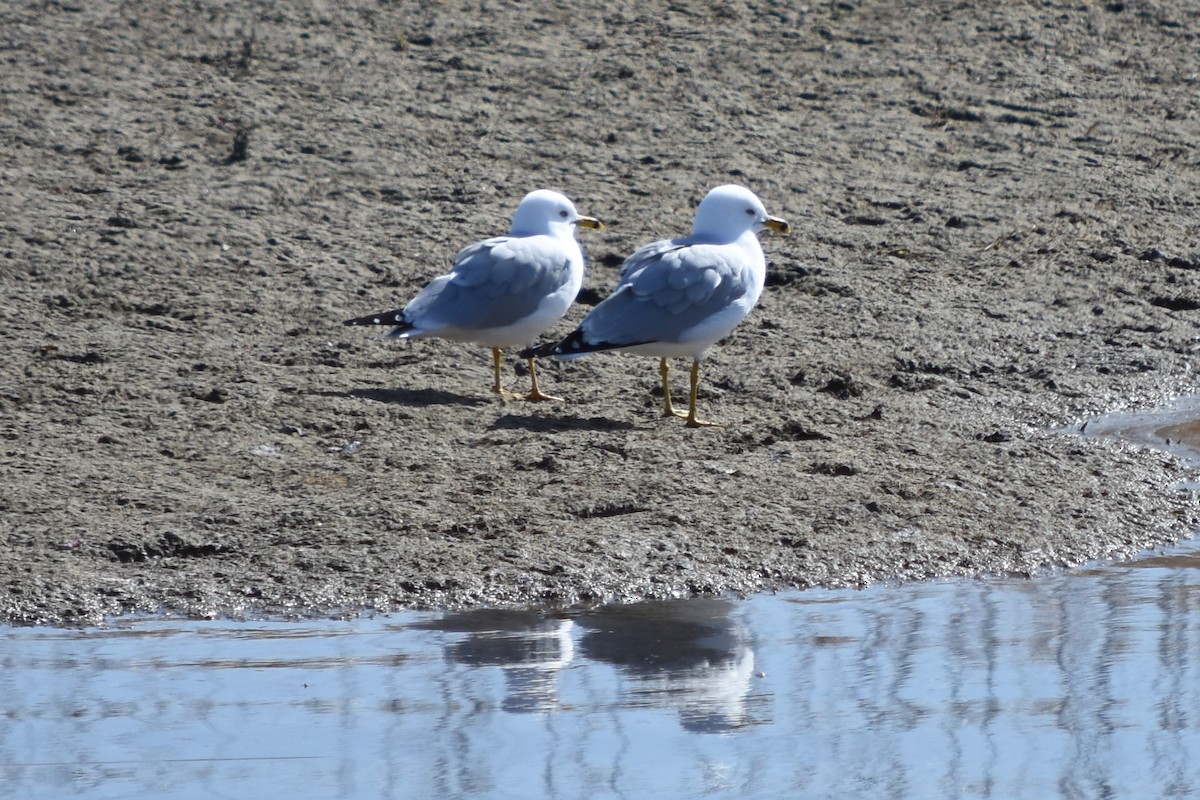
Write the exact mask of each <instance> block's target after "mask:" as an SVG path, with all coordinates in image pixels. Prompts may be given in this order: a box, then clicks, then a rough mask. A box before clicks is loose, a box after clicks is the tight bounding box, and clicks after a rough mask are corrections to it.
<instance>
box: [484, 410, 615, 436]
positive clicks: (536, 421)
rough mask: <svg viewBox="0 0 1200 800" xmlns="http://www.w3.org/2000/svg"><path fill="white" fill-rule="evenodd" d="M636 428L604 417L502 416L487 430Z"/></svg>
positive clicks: (556, 430) (607, 429)
mask: <svg viewBox="0 0 1200 800" xmlns="http://www.w3.org/2000/svg"><path fill="white" fill-rule="evenodd" d="M635 427H636V426H635V425H634V424H633V423H632V422H625V421H621V420H615V419H607V418H606V417H587V418H584V417H526V416H522V415H520V414H503V415H501V416H500V417H499V418H498V419H497V420H496V421H495V422H493V423H492V424H491V425H490V426H488V428H489V430H494V431H495V430H527V431H542V432H558V431H628V430H632V429H633V428H635Z"/></svg>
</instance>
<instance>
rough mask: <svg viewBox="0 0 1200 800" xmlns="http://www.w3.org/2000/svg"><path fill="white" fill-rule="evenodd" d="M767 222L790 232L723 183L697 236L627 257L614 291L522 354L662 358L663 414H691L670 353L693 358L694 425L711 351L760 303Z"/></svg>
mask: <svg viewBox="0 0 1200 800" xmlns="http://www.w3.org/2000/svg"><path fill="white" fill-rule="evenodd" d="M763 228H770V229H771V230H775V231H779V232H780V233H790V232H791V230H792V226H791V225H790V224H788V223H787V222H786V221H785V220H782V219H779V218H778V217H772V216H770V215H769V214H767V212H766V209H765V208H764V207H763V204H762V202H761V201H760V200H759V199H758V197H756V196H755V195H754V193H753V192H751V191H750V190H749V189H747V188H745V187H743V186H734V185H729V186H718V187H716V188H715V189H713V190H712V191H710V192H709V193H708V195H707V196H705V198H704V200H702V201H701V203H700V206H699V207H698V208H697V209H696V217H695V220H694V222H693V224H692V232H691V234H690V235H689V236H685V237H681V238H678V239H668V240H664V241H660V242H654V243H653V244H648V245H646V246H645V247H642V248H641V249H639V250H637V251H636V252H635V253H634V254H633V255H631V256H630V257H629V258H627V259H626V260H625V263H624V265H623V266H622V267H621V279H620V282H619V283H618V284H617V288H616V289H614V290H613V293H612V294H611V295H609V296H608V297H607V298H605V299H604V300H603V301H602V302H600V303H599V304H598V305H597V306H596V307H595V308H593V309H592V310H591V311H590V312H589V313H588V315H587V316H586V317H584V319H583V322H581V323H580V324H579V327H578V328H576V329H575V330H574V331H573V332H571V333H570V334H568V335H567V336H566V338H564V339H562V340H561V341H558V342H552V343H549V344H544V345H540V346H538V347H532V348H528V349H526V350H522V351H521V352H520V355H521V356H522V357H526V358H527V357H540V356H554V357H555V358H558V359H561V360H570V359H575V358H581V357H583V356H586V355H588V354H590V353H595V352H600V351H604V350H624V351H626V352H630V353H638V354H641V355H648V356H657V357H658V359H659V374H660V375H661V376H662V388H663V415H664V416H669V417H683V416H684V414H682V413H680V412H677V411H676V410H675V409H674V407H673V406H672V405H671V386H670V381H669V380H668V373H669V370H670V368H669V366H668V363H667V359H669V358H676V357H688V358H691V359H692V372H691V391H690V393H689V396H688V413H687V415H686V418H687V426H688V427H689V428H699V427H707V426H710V425H712V424H713V423H709V422H704V421H702V420H700V419H699V418H697V416H696V387H697V385H698V383H699V381H700V361H701V359H702V358H703V357H704V351H705V350H707V349H708V348H709V347H710V346H711V345H712V344H714V343H715V342H717V341H718V340H720V339H722V338H724V337H725V336H727V335H728V334H729V333H730V332H731V331H732V330H733V329H734V328H736V327H737V325H738V323H740V322H741V321H742V320H743V319H744V318H745V317H746V315H747V314H748V313H750V309H751V308H753V307H754V304H755V303H756V302H758V297H759V295H760V294H761V293H762V288H763V282H764V280H765V279H766V272H767V266H766V259H765V258H764V257H763V251H762V245H760V244H759V241H758V236H757V235H756V234H757V233H758V231H760V230H762V229H763Z"/></svg>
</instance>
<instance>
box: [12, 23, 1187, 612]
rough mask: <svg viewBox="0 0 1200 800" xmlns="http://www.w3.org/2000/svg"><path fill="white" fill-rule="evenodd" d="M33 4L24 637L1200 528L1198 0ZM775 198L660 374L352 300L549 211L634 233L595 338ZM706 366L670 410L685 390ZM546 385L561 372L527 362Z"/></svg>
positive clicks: (501, 597)
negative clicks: (1125, 414) (498, 350)
mask: <svg viewBox="0 0 1200 800" xmlns="http://www.w3.org/2000/svg"><path fill="white" fill-rule="evenodd" d="M895 5H896V4H893V3H889V2H882V0H880V1H872V0H863V1H862V2H838V3H812V4H809V5H806V6H797V7H788V8H780V7H775V6H771V5H769V4H759V3H742V2H727V3H726V2H716V3H708V2H678V3H672V4H665V3H650V4H646V3H633V2H619V1H618V2H613V3H608V4H605V5H604V6H602V7H596V8H595V9H589V8H586V7H580V6H579V5H578V4H561V3H554V4H550V5H539V6H538V7H536V8H534V7H533V6H525V5H522V4H486V6H480V5H479V4H472V3H455V2H451V3H442V4H436V5H434V6H429V5H427V4H426V5H422V4H416V3H407V2H405V3H389V4H382V5H381V4H376V3H359V2H350V3H337V4H334V3H322V2H310V3H294V4H268V3H233V2H217V3H204V4H195V5H192V4H157V5H154V6H147V5H146V4H142V3H133V2H113V3H41V2H12V3H8V4H6V5H5V6H4V8H3V9H2V10H0V22H2V23H3V24H2V25H0V53H2V56H0V57H2V58H3V64H4V69H3V70H2V71H0V104H3V108H4V113H3V114H0V143H2V145H3V146H2V147H0V286H2V287H3V293H2V296H0V337H2V338H3V342H4V348H5V356H4V358H3V360H2V361H0V435H2V438H3V449H2V450H0V486H2V487H3V488H2V491H0V542H2V543H3V546H2V547H0V576H2V577H0V580H2V581H3V587H2V588H0V618H2V619H4V620H6V621H9V622H56V623H67V624H71V623H90V622H95V621H98V620H100V619H102V618H103V616H104V615H106V614H114V613H120V612H127V611H133V610H140V611H152V612H153V611H162V610H166V611H171V612H174V613H180V614H188V615H197V616H210V615H225V614H231V615H238V614H263V613H266V614H287V613H319V614H329V613H344V612H354V611H355V610H357V609H361V608H364V607H366V608H378V609H394V608H407V607H465V606H474V605H506V604H520V605H524V604H530V603H534V604H537V603H545V604H567V605H570V604H578V603H593V602H603V601H620V600H634V599H641V598H648V597H676V596H690V595H713V594H721V593H726V592H732V593H746V592H757V591H763V590H772V589H777V588H782V587H807V586H814V585H824V586H859V585H864V584H868V583H871V582H876V581H886V580H912V579H923V578H929V577H934V576H947V575H962V574H977V573H1013V574H1028V573H1031V572H1033V571H1036V570H1038V569H1041V568H1044V567H1046V566H1056V565H1072V564H1078V563H1081V562H1084V561H1087V560H1090V559H1095V558H1104V557H1115V556H1123V555H1128V554H1131V553H1134V552H1136V551H1138V550H1139V549H1141V548H1144V547H1147V546H1152V545H1154V544H1158V543H1164V542H1172V541H1176V540H1178V539H1179V538H1181V537H1184V536H1187V535H1188V534H1189V533H1190V532H1191V531H1192V530H1193V528H1194V526H1195V525H1196V517H1197V515H1196V509H1195V508H1194V506H1193V504H1192V501H1191V499H1190V496H1189V495H1188V494H1186V493H1183V492H1179V491H1177V490H1174V489H1172V488H1171V486H1172V485H1173V484H1174V483H1175V482H1176V481H1177V480H1178V479H1179V477H1180V471H1181V469H1182V467H1181V465H1180V463H1179V461H1178V460H1177V459H1176V457H1175V456H1173V455H1171V454H1169V453H1160V452H1156V451H1153V450H1147V449H1141V448H1135V447H1127V446H1122V445H1120V444H1114V443H1112V442H1111V441H1108V440H1104V439H1098V438H1097V439H1093V438H1085V437H1079V436H1075V435H1068V434H1064V433H1062V432H1061V430H1062V428H1064V427H1069V426H1071V425H1073V424H1076V423H1078V422H1080V421H1082V420H1084V419H1086V418H1088V417H1089V416H1091V415H1095V414H1097V413H1100V412H1102V411H1105V410H1108V409H1112V408H1116V407H1127V406H1131V405H1148V404H1152V403H1154V402H1157V401H1159V400H1161V399H1162V398H1164V397H1168V396H1172V395H1182V394H1188V393H1193V392H1195V391H1196V388H1197V387H1196V380H1195V376H1194V373H1193V369H1192V363H1193V360H1194V354H1195V350H1196V342H1197V325H1196V323H1197V319H1198V318H1200V271H1198V270H1200V215H1198V213H1197V207H1196V202H1197V197H1198V196H1200V191H1198V190H1200V152H1198V150H1197V143H1198V142H1200V116H1198V113H1197V111H1196V107H1195V104H1194V103H1193V102H1192V99H1194V97H1195V93H1196V89H1197V82H1198V80H1200V78H1198V73H1197V67H1196V59H1195V53H1196V48H1197V44H1198V42H1197V33H1196V31H1200V10H1197V9H1196V8H1195V7H1194V6H1193V5H1192V4H1190V3H1186V2H1159V3H1137V4H1134V3H1099V2H1097V3H1077V2H1075V3H1060V2H1039V3H1000V4H995V7H981V6H979V4H975V3H959V4H955V3H926V4H905V6H906V7H905V8H896V7H895ZM728 182H737V183H742V184H745V185H747V186H749V187H750V188H752V189H753V190H754V191H755V192H757V193H758V195H759V196H760V197H761V198H762V199H763V201H764V203H765V205H766V207H767V209H768V210H769V211H770V212H771V213H772V214H776V215H778V216H781V217H785V218H787V219H789V220H790V221H791V223H792V224H793V226H794V228H795V231H794V233H793V234H792V235H791V236H788V237H781V236H777V235H772V234H769V233H767V234H764V236H763V242H764V249H765V250H766V252H767V256H768V260H769V265H768V269H769V275H768V281H767V284H768V285H767V288H766V290H765V291H764V294H763V297H762V299H761V301H760V303H759V306H758V308H757V309H756V310H755V311H754V312H753V313H752V314H751V315H750V317H749V318H748V319H747V320H746V321H745V322H744V323H743V324H742V325H741V326H740V327H739V328H738V330H737V331H735V333H734V334H733V335H732V336H730V337H729V338H728V339H727V340H725V341H723V342H721V343H719V344H718V345H717V346H716V347H714V348H713V349H712V350H711V351H710V353H709V356H708V358H707V359H706V361H705V363H704V368H703V372H702V376H701V389H700V404H701V406H700V407H701V411H702V413H703V415H704V416H705V417H706V418H708V419H711V420H714V421H719V422H722V423H723V427H720V428H712V429H704V430H689V429H686V428H684V427H683V425H682V424H681V423H680V421H679V420H673V419H662V418H660V417H659V416H658V411H659V408H660V405H661V389H659V376H658V370H657V362H656V361H655V360H653V359H648V358H639V357H634V356H629V355H619V354H610V355H602V356H596V357H593V358H589V359H585V360H582V361H577V362H572V363H569V364H557V363H554V362H546V363H544V365H543V367H542V368H541V369H540V370H539V378H540V380H541V382H542V388H543V390H545V391H546V392H548V393H551V394H556V395H561V396H563V397H564V398H565V399H566V401H565V402H563V403H561V404H546V403H542V404H529V403H525V402H521V401H505V400H500V399H498V398H496V397H495V396H493V395H491V394H490V393H489V391H488V387H489V384H490V370H491V365H490V356H489V354H488V352H487V351H486V350H485V349H484V348H478V347H472V346H469V345H461V344H454V343H447V342H438V341H420V342H413V343H409V344H404V343H394V342H381V341H379V340H377V339H374V338H372V336H371V335H370V334H368V333H366V332H364V331H361V330H357V329H352V328H344V327H343V326H342V324H341V323H342V321H343V320H345V319H348V318H350V317H353V316H357V315H361V314H366V313H372V312H376V311H381V310H383V309H386V308H391V307H394V306H395V305H396V304H399V303H403V302H404V301H405V300H406V299H407V298H408V297H410V296H411V295H412V294H413V293H414V292H415V291H416V290H417V289H419V288H420V287H421V286H422V285H424V284H425V283H426V282H427V281H428V280H429V279H430V278H432V277H434V276H436V275H438V274H441V273H442V272H444V271H445V269H446V268H447V266H448V264H449V261H450V259H451V257H452V256H453V254H454V253H455V252H456V250H457V249H458V248H459V247H460V246H462V245H463V244H466V243H469V242H471V241H475V240H478V239H480V238H483V237H485V236H489V235H493V234H495V233H497V232H500V231H503V230H504V229H505V228H506V227H507V223H508V217H509V215H510V214H511V211H512V208H513V207H514V206H515V203H516V201H517V199H519V198H520V197H521V196H522V195H523V194H524V193H525V192H526V191H528V190H530V189H533V188H537V187H547V188H554V189H557V190H559V191H562V192H564V193H566V194H568V195H569V196H570V197H571V198H572V199H573V200H574V201H575V203H576V205H577V206H578V208H579V210H580V212H581V213H584V214H589V215H593V216H596V217H599V218H601V219H603V220H605V222H606V223H608V229H607V230H606V231H604V232H593V231H583V232H581V235H580V238H581V240H582V241H583V242H584V245H585V247H586V249H587V252H588V254H589V256H590V265H589V271H588V275H587V278H586V280H585V289H584V292H583V293H582V294H581V296H580V302H579V303H578V304H577V305H576V306H575V307H574V308H573V309H572V311H571V312H570V313H569V314H568V317H567V318H566V319H564V320H563V322H562V323H561V326H560V329H559V330H558V331H557V332H559V333H565V332H566V331H568V330H570V328H571V326H572V325H574V324H575V323H577V322H578V320H579V319H580V318H581V317H582V315H583V314H584V313H586V310H587V308H588V306H589V305H590V304H594V303H595V302H597V301H598V300H599V299H600V298H602V297H604V296H605V294H606V293H607V292H608V291H610V290H611V288H612V287H613V285H614V284H615V282H616V277H617V275H616V273H617V265H619V263H620V261H621V259H622V257H623V256H624V255H626V254H628V253H629V252H631V251H632V250H633V249H634V248H635V247H637V246H639V245H641V244H644V243H646V242H649V241H652V240H654V239H658V238H662V237H664V236H669V235H677V234H679V233H683V232H686V231H687V230H688V228H689V226H690V221H691V213H692V209H694V207H695V204H696V203H697V202H698V200H699V199H700V198H701V197H703V195H704V193H705V192H706V191H707V190H708V189H709V188H710V187H711V186H714V185H717V184H720V183H728ZM686 367H687V365H686V364H684V363H676V364H675V370H674V375H675V379H676V383H675V390H676V392H677V393H678V394H679V396H684V395H683V394H682V393H683V392H684V391H685V389H686V382H685V381H686ZM505 381H506V383H507V384H508V387H509V388H510V389H514V390H525V389H527V388H528V375H527V374H526V372H525V370H524V368H523V365H522V364H521V363H520V362H519V360H518V359H516V358H510V359H509V360H508V361H507V366H506V371H505Z"/></svg>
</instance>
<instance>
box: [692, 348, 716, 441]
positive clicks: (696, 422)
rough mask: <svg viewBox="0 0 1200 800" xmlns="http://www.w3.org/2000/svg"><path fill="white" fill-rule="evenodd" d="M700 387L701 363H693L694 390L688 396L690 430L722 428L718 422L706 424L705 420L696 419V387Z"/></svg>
mask: <svg viewBox="0 0 1200 800" xmlns="http://www.w3.org/2000/svg"><path fill="white" fill-rule="evenodd" d="M699 385H700V362H699V361H693V362H692V389H691V392H690V393H689V394H688V414H687V426H688V427H689V428H716V427H720V425H719V423H716V422H705V421H704V420H700V419H696V387H697V386H699Z"/></svg>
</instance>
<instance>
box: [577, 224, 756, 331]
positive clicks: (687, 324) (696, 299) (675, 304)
mask: <svg viewBox="0 0 1200 800" xmlns="http://www.w3.org/2000/svg"><path fill="white" fill-rule="evenodd" d="M742 256H743V253H742V252H741V251H740V250H738V249H737V248H733V247H730V246H728V245H707V244H694V245H687V244H683V243H681V242H655V243H654V244H652V245H647V246H646V247H644V248H642V249H641V250H639V251H637V252H636V253H634V254H633V255H632V256H630V257H629V259H628V260H627V261H626V263H625V266H624V268H623V269H622V271H621V283H620V284H619V285H618V286H617V288H616V290H615V291H614V292H613V293H612V294H611V295H609V297H607V298H606V299H605V300H604V301H603V302H602V303H600V304H599V305H597V306H596V307H595V308H594V309H592V311H591V313H589V314H588V315H587V317H586V318H585V319H584V321H583V323H582V324H581V325H580V328H581V329H582V330H583V333H584V335H585V337H586V339H587V341H588V342H591V343H594V344H600V343H604V344H608V345H612V346H618V347H619V346H622V345H634V344H645V343H648V342H677V341H680V339H681V337H682V335H683V334H685V333H686V332H687V331H688V330H689V329H691V328H692V327H694V326H696V325H698V324H700V323H702V322H704V321H705V320H708V319H709V318H711V317H712V316H714V315H716V314H718V313H720V312H722V311H725V310H727V309H728V308H729V307H730V306H731V305H733V304H734V303H735V302H736V301H737V300H738V299H739V298H741V297H742V296H744V295H745V294H746V292H747V291H748V290H749V288H750V281H749V274H748V273H749V266H748V265H746V264H745V263H744V262H743V259H742Z"/></svg>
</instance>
